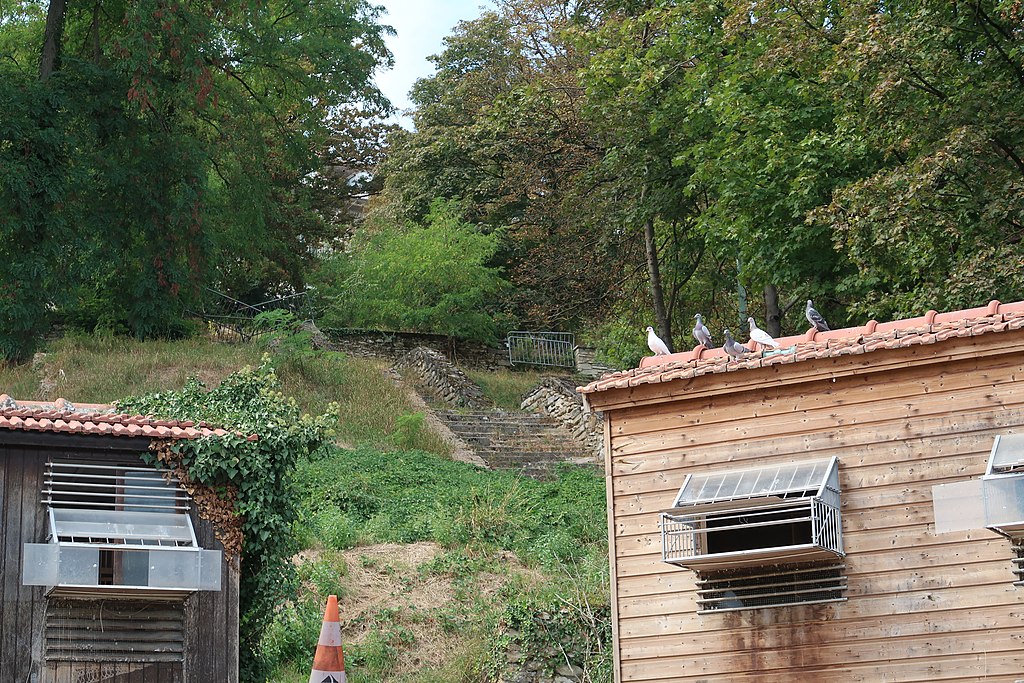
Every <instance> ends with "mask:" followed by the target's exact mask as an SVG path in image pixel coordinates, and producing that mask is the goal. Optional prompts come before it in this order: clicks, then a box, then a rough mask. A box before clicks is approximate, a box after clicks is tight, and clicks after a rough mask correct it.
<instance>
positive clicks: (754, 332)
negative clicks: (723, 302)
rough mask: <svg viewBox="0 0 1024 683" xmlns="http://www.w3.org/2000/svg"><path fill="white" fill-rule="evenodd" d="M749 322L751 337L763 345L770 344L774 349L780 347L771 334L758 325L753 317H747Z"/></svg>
mask: <svg viewBox="0 0 1024 683" xmlns="http://www.w3.org/2000/svg"><path fill="white" fill-rule="evenodd" d="M747 324H748V325H750V338H751V339H752V340H754V341H756V342H757V343H758V344H760V345H761V346H770V347H772V348H773V349H777V348H779V343H778V342H777V341H775V340H774V339H772V337H771V335H770V334H768V333H767V332H765V331H764V330H762V329H761V328H760V327H758V326H757V323H755V322H754V319H753V318H747Z"/></svg>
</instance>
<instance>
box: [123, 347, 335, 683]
mask: <svg viewBox="0 0 1024 683" xmlns="http://www.w3.org/2000/svg"><path fill="white" fill-rule="evenodd" d="M279 387H280V384H279V382H278V379H277V376H276V374H275V373H274V369H273V367H272V366H271V364H270V359H269V358H268V357H266V356H265V357H264V358H263V362H262V363H261V365H260V366H259V367H257V368H251V367H246V368H244V369H242V370H240V371H239V372H237V373H235V374H233V375H231V376H229V377H228V378H227V379H225V380H224V381H223V382H222V383H221V384H220V385H219V386H217V387H215V388H213V389H211V390H209V391H208V390H207V389H206V387H205V386H204V385H203V383H202V382H200V381H199V380H196V379H193V380H190V381H189V382H188V383H187V384H186V385H185V387H184V388H183V389H182V390H181V391H174V392H161V393H154V394H148V395H145V396H139V397H133V398H129V399H127V400H125V401H121V402H119V403H118V408H119V409H120V410H122V411H125V412H130V413H137V414H141V415H152V416H154V417H160V418H165V419H176V420H193V421H196V422H200V421H202V422H206V423H208V424H210V425H217V426H221V427H223V428H224V429H226V430H227V431H228V433H227V434H226V435H223V436H210V437H204V438H201V439H195V440H186V439H182V440H178V441H175V442H173V443H170V444H168V443H166V442H161V443H158V444H157V445H156V448H155V450H154V452H153V453H150V454H147V459H148V460H149V461H150V463H151V464H152V463H156V462H158V461H159V462H161V463H163V464H166V465H169V466H171V467H172V468H180V470H181V471H182V472H183V473H185V474H186V475H187V476H186V478H187V480H188V481H189V482H190V484H189V485H190V486H193V487H197V486H198V487H199V488H198V489H194V490H202V491H203V492H204V495H205V496H206V497H209V496H208V495H207V494H212V495H214V496H216V497H217V498H219V499H220V500H221V501H222V502H229V501H232V500H234V513H235V515H236V517H237V518H238V519H239V520H241V531H242V538H241V579H240V583H241V585H240V594H239V602H240V606H239V609H240V613H241V618H240V624H239V644H240V653H239V658H240V667H241V678H242V680H249V681H254V680H261V672H262V662H261V658H260V651H259V642H260V638H261V636H262V634H263V631H264V630H265V629H266V627H267V625H268V623H269V621H270V617H271V616H272V614H273V611H274V606H275V605H276V604H277V602H278V601H279V598H280V597H281V596H282V595H283V594H284V591H285V589H286V587H287V585H288V582H289V580H290V578H291V574H292V568H291V565H290V563H289V558H290V557H291V556H292V555H293V553H294V551H295V544H294V541H293V537H292V533H291V532H292V522H293V521H294V519H295V514H296V506H295V503H296V496H295V492H294V490H293V484H292V478H293V472H294V469H295V463H296V462H297V460H298V459H299V458H303V457H306V456H308V455H310V454H311V453H314V452H315V451H318V450H319V449H320V448H322V447H324V446H325V445H326V444H327V443H328V442H329V440H330V439H331V437H332V436H333V433H334V432H333V429H334V426H335V421H334V418H333V417H332V411H331V410H330V409H329V410H328V413H327V414H325V415H321V416H318V417H313V416H310V415H303V414H302V412H301V411H300V410H299V407H298V405H297V404H296V403H295V400H294V399H292V398H286V397H285V396H284V395H283V394H282V393H281V392H280V391H279ZM334 412H336V411H334ZM253 435H255V438H252V437H253ZM207 502H208V503H210V502H211V501H207ZM220 532H221V533H223V532H224V529H223V528H221V529H220Z"/></svg>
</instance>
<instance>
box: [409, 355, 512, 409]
mask: <svg viewBox="0 0 1024 683" xmlns="http://www.w3.org/2000/svg"><path fill="white" fill-rule="evenodd" d="M395 368H396V369H398V370H399V371H402V372H409V373H411V374H413V375H415V376H416V378H417V380H418V381H419V384H420V386H421V387H422V388H423V389H425V390H426V391H427V393H429V394H431V395H433V397H434V398H436V399H438V400H440V401H443V402H444V403H447V404H448V405H450V406H455V407H457V408H490V407H492V403H491V401H490V400H489V399H488V398H487V397H486V396H484V392H483V390H481V389H480V387H479V386H477V384H476V383H475V382H474V381H473V380H471V379H470V378H469V377H468V376H467V375H466V373H464V372H463V371H462V370H459V369H458V368H457V367H455V366H454V365H452V364H451V363H450V362H449V361H448V359H447V358H445V357H444V355H443V354H441V353H439V352H437V351H435V350H433V349H429V348H426V347H423V346H421V347H418V348H415V349H413V350H412V351H410V352H409V353H407V354H405V355H404V356H402V357H401V358H400V359H399V360H398V362H397V363H395Z"/></svg>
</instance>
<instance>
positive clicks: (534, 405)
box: [521, 377, 604, 462]
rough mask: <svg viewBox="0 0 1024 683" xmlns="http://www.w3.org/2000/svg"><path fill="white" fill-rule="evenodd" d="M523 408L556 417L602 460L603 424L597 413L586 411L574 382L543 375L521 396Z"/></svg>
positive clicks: (599, 460)
mask: <svg viewBox="0 0 1024 683" xmlns="http://www.w3.org/2000/svg"><path fill="white" fill-rule="evenodd" d="M521 407H522V408H523V410H530V411H533V412H536V413H543V414H545V415H548V416H550V417H552V418H554V419H555V420H557V421H558V422H559V423H560V424H561V425H562V426H563V427H564V428H565V429H566V430H568V431H569V433H570V434H572V437H573V438H574V439H576V440H577V441H578V442H579V443H580V444H581V445H583V446H585V447H586V448H587V449H589V450H590V452H591V453H593V454H594V456H595V457H596V458H597V459H598V462H603V460H604V425H603V422H602V420H603V418H602V417H601V414H600V413H588V412H587V411H586V410H585V408H584V407H583V397H582V396H580V395H579V394H578V393H576V385H575V383H574V382H572V381H570V380H567V379H563V378H561V377H545V378H544V379H543V380H542V381H541V383H540V384H538V385H537V386H536V387H534V388H533V389H531V390H530V392H529V393H528V394H526V396H525V397H524V398H523V402H522V404H521Z"/></svg>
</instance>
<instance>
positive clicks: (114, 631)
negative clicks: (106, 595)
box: [45, 600, 185, 662]
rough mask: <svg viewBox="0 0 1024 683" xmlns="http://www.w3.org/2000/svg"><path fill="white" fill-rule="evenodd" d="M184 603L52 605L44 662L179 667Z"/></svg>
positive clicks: (48, 611)
mask: <svg viewBox="0 0 1024 683" xmlns="http://www.w3.org/2000/svg"><path fill="white" fill-rule="evenodd" d="M183 623H184V607H183V603H181V602H180V601H169V602H159V601H155V602H148V603H146V602H128V601H123V600H117V601H91V600H50V601H49V603H48V604H47V607H46V643H45V646H46V647H45V653H46V654H45V656H46V660H47V661H50V662H180V661H182V659H183V656H182V653H183V649H184V647H183V644H184V642H185V638H184V633H183V629H182V624H183Z"/></svg>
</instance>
